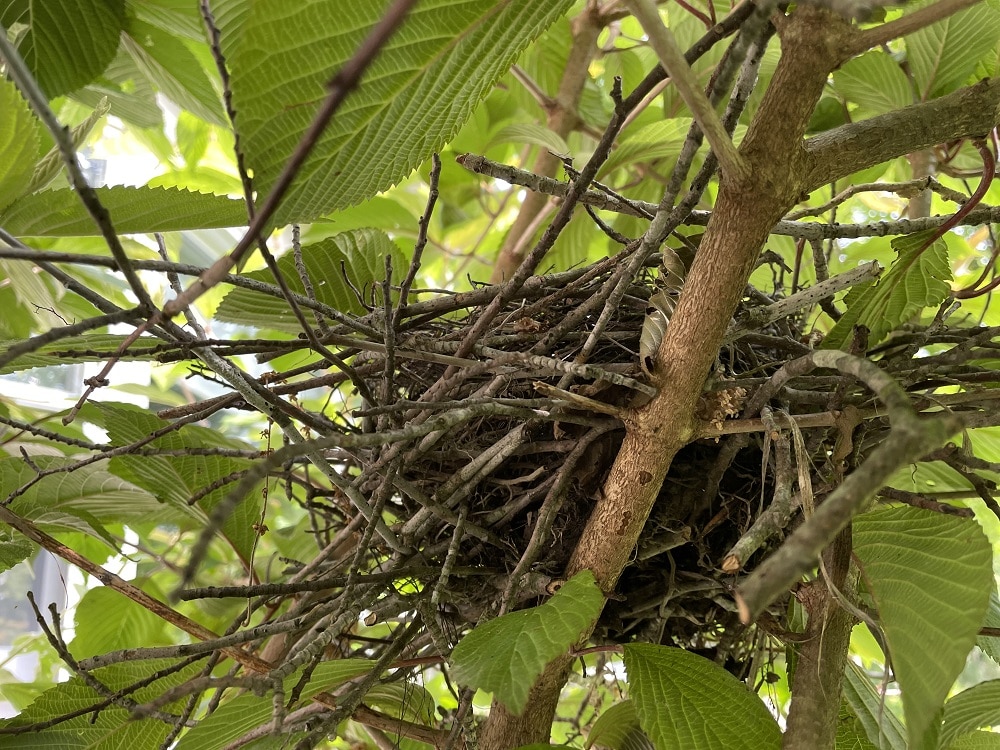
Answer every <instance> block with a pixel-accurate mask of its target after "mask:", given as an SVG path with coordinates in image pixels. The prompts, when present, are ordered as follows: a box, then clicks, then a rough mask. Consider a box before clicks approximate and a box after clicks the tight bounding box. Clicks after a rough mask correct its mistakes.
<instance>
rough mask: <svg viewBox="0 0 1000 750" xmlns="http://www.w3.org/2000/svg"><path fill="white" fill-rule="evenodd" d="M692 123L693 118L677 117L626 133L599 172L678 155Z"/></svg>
mask: <svg viewBox="0 0 1000 750" xmlns="http://www.w3.org/2000/svg"><path fill="white" fill-rule="evenodd" d="M691 122H692V120H691V118H690V117H674V118H671V119H669V120H663V121H662V122H654V123H652V124H651V125H647V126H646V127H644V128H640V129H639V130H638V131H636V132H635V133H628V132H626V134H625V135H624V136H623V137H622V138H621V140H620V141H619V143H618V148H616V149H615V150H614V151H612V152H611V156H609V157H608V160H607V161H606V162H605V163H604V166H603V167H601V170H600V173H599V174H600V175H605V174H610V173H611V172H613V171H614V170H616V169H618V168H620V167H624V166H625V165H627V164H632V163H633V162H637V161H653V160H655V159H664V158H666V157H676V156H677V155H678V154H679V153H680V151H681V146H682V145H684V139H685V138H686V137H687V132H688V130H689V129H690V128H691Z"/></svg>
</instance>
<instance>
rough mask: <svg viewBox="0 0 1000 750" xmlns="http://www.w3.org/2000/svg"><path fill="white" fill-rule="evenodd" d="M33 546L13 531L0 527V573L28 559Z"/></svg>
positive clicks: (33, 549) (33, 548)
mask: <svg viewBox="0 0 1000 750" xmlns="http://www.w3.org/2000/svg"><path fill="white" fill-rule="evenodd" d="M34 551H35V545H34V544H33V543H32V542H30V541H29V540H28V539H26V538H25V537H23V536H21V535H20V534H19V533H18V532H16V531H14V530H13V529H8V528H6V527H0V573H2V572H4V571H5V570H10V569H11V568H13V567H14V566H15V565H17V564H18V563H20V562H23V561H24V560H26V559H28V556H29V555H31V553H32V552H34Z"/></svg>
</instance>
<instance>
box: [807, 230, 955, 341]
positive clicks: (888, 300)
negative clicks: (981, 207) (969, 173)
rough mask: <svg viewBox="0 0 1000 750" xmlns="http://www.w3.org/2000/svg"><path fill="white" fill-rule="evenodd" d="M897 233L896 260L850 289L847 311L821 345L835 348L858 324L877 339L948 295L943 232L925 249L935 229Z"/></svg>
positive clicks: (880, 338) (871, 339)
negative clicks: (870, 281) (872, 278)
mask: <svg viewBox="0 0 1000 750" xmlns="http://www.w3.org/2000/svg"><path fill="white" fill-rule="evenodd" d="M935 231H936V230H934V229H929V230H927V231H926V232H918V233H916V234H910V235H906V236H905V237H897V238H895V239H893V240H892V243H891V244H892V248H893V250H895V251H896V254H897V257H896V262H895V263H893V264H892V267H891V268H889V270H888V271H886V272H885V273H884V274H882V277H881V278H880V279H879V280H878V281H877V282H875V283H873V284H859V285H857V286H855V287H854V288H852V289H851V291H850V292H849V293H848V295H847V297H845V300H844V301H845V304H846V305H847V310H846V312H845V313H844V315H843V316H842V317H841V319H840V320H838V321H837V324H836V325H835V326H834V327H833V329H832V330H831V331H830V333H828V334H827V336H826V338H825V339H824V340H823V345H822V348H824V349H836V348H838V347H842V346H844V345H845V344H847V343H848V342H849V341H850V339H851V335H852V331H853V329H854V326H855V325H863V326H866V327H867V328H868V330H869V331H870V332H871V333H870V335H869V337H868V340H869V342H870V343H871V344H877V343H878V342H879V341H881V340H882V339H884V338H885V337H886V336H887V335H888V334H889V332H891V331H892V330H894V329H895V328H896V327H897V326H899V325H900V324H901V323H902V322H903V321H906V320H909V319H910V318H911V317H913V316H914V315H916V314H917V313H919V312H921V311H922V310H924V309H925V308H928V307H935V306H937V305H939V304H941V302H943V301H944V300H945V298H947V296H948V295H949V294H950V293H951V289H950V287H949V286H948V284H947V282H948V281H949V280H951V267H950V266H949V265H948V245H947V244H946V243H945V241H944V239H943V238H941V237H939V238H938V239H936V240H934V242H932V243H931V245H930V246H929V247H927V248H926V249H923V250H921V248H923V246H924V243H925V242H926V241H927V240H928V239H929V238H930V236H931V234H932V233H933V232H935Z"/></svg>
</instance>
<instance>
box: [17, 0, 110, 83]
mask: <svg viewBox="0 0 1000 750" xmlns="http://www.w3.org/2000/svg"><path fill="white" fill-rule="evenodd" d="M0 8H2V10H0V24H2V25H3V26H4V27H6V28H10V27H11V26H13V25H14V24H23V25H25V26H26V27H27V29H26V31H25V33H24V34H23V35H22V36H20V38H19V39H18V44H17V46H18V51H19V52H20V53H21V57H23V58H24V61H25V63H27V65H28V68H29V69H30V70H31V72H32V73H33V74H34V76H35V78H36V79H37V80H38V83H39V85H40V86H41V88H42V91H43V92H44V93H45V95H46V96H48V97H49V98H53V97H56V96H60V95H62V94H67V93H69V92H70V91H73V90H75V89H78V88H80V87H81V86H83V85H84V84H87V83H89V82H90V81H92V80H94V79H95V78H97V76H98V75H100V73H101V71H103V70H104V69H105V68H106V67H107V66H108V63H110V62H111V60H112V59H113V58H114V56H115V52H116V51H117V50H118V35H119V33H120V32H121V30H122V24H123V23H124V20H125V3H124V0H45V1H44V2H40V1H39V0H8V1H7V2H6V3H5V4H4V5H3V6H0Z"/></svg>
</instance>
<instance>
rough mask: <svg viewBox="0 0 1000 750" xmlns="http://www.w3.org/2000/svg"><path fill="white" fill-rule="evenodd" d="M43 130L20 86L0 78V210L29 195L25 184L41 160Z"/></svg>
mask: <svg viewBox="0 0 1000 750" xmlns="http://www.w3.org/2000/svg"><path fill="white" fill-rule="evenodd" d="M40 129H41V126H40V125H39V123H38V120H36V119H35V116H34V115H33V114H32V113H31V110H30V109H28V103H27V102H25V101H24V99H22V98H21V93H20V92H19V91H18V90H17V87H16V86H15V85H14V84H13V83H11V82H10V81H8V80H5V79H2V78H0V210H3V209H4V208H6V207H7V206H8V205H9V204H10V203H11V202H12V201H13V200H14V199H15V198H17V197H18V196H19V195H23V194H24V193H25V192H28V191H27V189H26V187H25V183H26V182H27V181H28V178H29V177H30V176H31V172H32V171H33V170H34V168H35V164H36V163H37V161H38V141H39V130H40Z"/></svg>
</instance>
